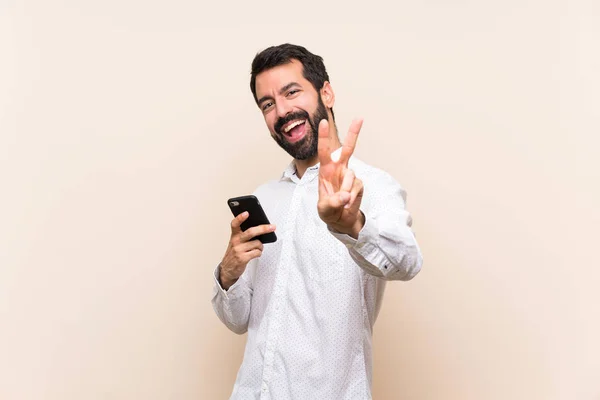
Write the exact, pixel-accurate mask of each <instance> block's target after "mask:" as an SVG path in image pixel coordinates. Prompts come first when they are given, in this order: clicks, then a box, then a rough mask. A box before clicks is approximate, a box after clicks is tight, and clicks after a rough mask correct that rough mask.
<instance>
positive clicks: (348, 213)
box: [317, 119, 365, 239]
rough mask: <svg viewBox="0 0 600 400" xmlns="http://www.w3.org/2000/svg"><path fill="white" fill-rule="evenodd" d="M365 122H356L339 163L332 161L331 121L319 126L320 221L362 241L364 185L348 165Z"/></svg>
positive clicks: (359, 120)
mask: <svg viewBox="0 0 600 400" xmlns="http://www.w3.org/2000/svg"><path fill="white" fill-rule="evenodd" d="M362 123H363V121H362V119H356V120H354V121H352V124H351V125H350V129H349V131H348V134H347V135H346V139H345V140H344V144H343V145H342V152H341V155H340V157H339V160H336V161H334V160H332V158H331V147H330V143H332V138H331V136H330V135H331V134H332V133H331V131H330V129H329V123H328V122H327V120H321V122H320V123H319V142H318V154H319V162H320V168H319V201H318V203H317V209H318V211H319V217H321V219H322V220H323V222H325V223H326V224H327V225H329V226H330V227H331V228H333V229H334V230H336V231H338V232H341V233H346V234H348V235H350V236H352V237H353V238H355V239H356V238H358V233H359V232H360V230H361V229H362V227H363V226H364V224H365V216H364V214H363V213H362V212H361V211H360V204H361V202H362V196H363V183H362V181H361V180H360V179H358V178H357V177H356V176H355V175H354V171H352V170H351V169H348V161H349V160H350V156H352V154H353V153H354V148H355V147H356V141H357V139H358V134H359V132H360V128H361V127H362Z"/></svg>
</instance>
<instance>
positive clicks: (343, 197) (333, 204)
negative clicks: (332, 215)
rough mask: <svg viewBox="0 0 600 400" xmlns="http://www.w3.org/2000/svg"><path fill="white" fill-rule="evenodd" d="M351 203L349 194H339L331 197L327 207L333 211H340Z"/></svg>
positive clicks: (326, 203) (326, 204) (328, 199)
mask: <svg viewBox="0 0 600 400" xmlns="http://www.w3.org/2000/svg"><path fill="white" fill-rule="evenodd" d="M349 201H350V193H349V192H341V191H340V192H337V193H335V194H334V195H332V196H329V197H328V198H327V200H326V202H325V207H326V208H327V209H330V210H332V211H334V210H339V209H341V208H342V207H344V206H345V205H346V204H347V203H348V202H349Z"/></svg>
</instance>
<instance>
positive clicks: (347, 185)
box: [340, 169, 355, 192]
mask: <svg viewBox="0 0 600 400" xmlns="http://www.w3.org/2000/svg"><path fill="white" fill-rule="evenodd" d="M354 178H355V176H354V171H352V170H351V169H347V170H346V173H344V180H343V181H342V186H341V187H340V192H350V191H352V186H353V185H354Z"/></svg>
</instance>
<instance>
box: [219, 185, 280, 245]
mask: <svg viewBox="0 0 600 400" xmlns="http://www.w3.org/2000/svg"><path fill="white" fill-rule="evenodd" d="M227 204H228V205H229V208H230V209H231V212H232V213H233V215H234V216H235V217H237V216H238V215H240V214H241V213H243V212H244V211H248V213H249V214H250V215H249V216H248V218H247V219H246V220H245V221H244V222H242V225H241V226H240V228H242V231H245V230H246V229H248V228H252V227H253V226H258V225H268V224H270V222H269V219H268V218H267V215H266V214H265V211H264V210H263V208H262V206H261V205H260V201H258V198H256V196H254V195H248V196H240V197H234V198H231V199H229V200H227ZM254 239H258V240H260V241H261V242H262V243H273V242H276V241H277V235H275V232H269V233H265V234H264V235H258V236H255V237H254V238H252V240H254Z"/></svg>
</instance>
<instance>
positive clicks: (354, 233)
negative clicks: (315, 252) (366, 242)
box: [332, 210, 366, 239]
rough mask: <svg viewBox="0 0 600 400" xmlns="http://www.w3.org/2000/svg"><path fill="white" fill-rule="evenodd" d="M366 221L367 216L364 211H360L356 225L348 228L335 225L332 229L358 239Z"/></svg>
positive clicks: (353, 224)
mask: <svg viewBox="0 0 600 400" xmlns="http://www.w3.org/2000/svg"><path fill="white" fill-rule="evenodd" d="M365 221H366V217H365V215H364V214H363V212H362V211H360V210H358V215H357V216H356V220H355V221H354V223H352V225H351V226H349V227H346V226H339V225H334V226H332V228H333V230H334V231H336V232H339V233H343V234H345V235H348V236H350V237H352V238H353V239H358V234H359V233H360V231H361V230H362V228H363V227H364V226H365Z"/></svg>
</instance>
